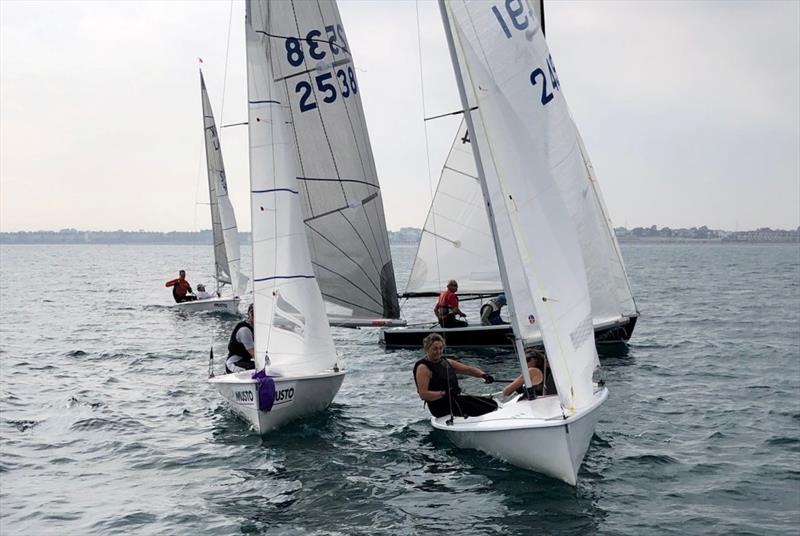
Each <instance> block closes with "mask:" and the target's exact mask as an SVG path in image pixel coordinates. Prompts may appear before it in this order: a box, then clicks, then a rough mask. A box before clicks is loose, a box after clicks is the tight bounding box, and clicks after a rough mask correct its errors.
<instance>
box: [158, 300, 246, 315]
mask: <svg viewBox="0 0 800 536" xmlns="http://www.w3.org/2000/svg"><path fill="white" fill-rule="evenodd" d="M170 307H172V308H173V309H174V310H175V311H182V312H186V313H197V312H201V311H217V312H220V313H231V314H237V313H238V312H239V298H238V297H235V298H209V299H207V300H192V301H186V302H181V303H176V304H173V305H171V306H170Z"/></svg>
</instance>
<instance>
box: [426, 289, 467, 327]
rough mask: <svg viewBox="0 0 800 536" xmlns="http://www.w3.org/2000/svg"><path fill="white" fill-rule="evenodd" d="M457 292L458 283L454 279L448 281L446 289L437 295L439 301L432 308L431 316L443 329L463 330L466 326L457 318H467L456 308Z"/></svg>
mask: <svg viewBox="0 0 800 536" xmlns="http://www.w3.org/2000/svg"><path fill="white" fill-rule="evenodd" d="M457 290H458V282H457V281H456V280H455V279H451V280H450V281H448V282H447V289H445V290H443V291H442V293H441V294H439V301H437V302H436V306H435V307H434V308H433V314H435V315H436V318H438V319H439V325H441V326H442V327H443V328H463V327H465V326H467V323H466V322H465V321H463V320H459V319H458V318H457V317H459V316H461V317H465V318H466V316H467V315H465V314H464V313H463V312H461V309H459V308H458V296H457V295H456V291H457Z"/></svg>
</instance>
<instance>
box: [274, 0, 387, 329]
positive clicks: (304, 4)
mask: <svg viewBox="0 0 800 536" xmlns="http://www.w3.org/2000/svg"><path fill="white" fill-rule="evenodd" d="M266 9H267V13H265V15H264V17H265V18H264V20H265V23H264V26H263V28H261V29H260V31H261V32H263V34H262V35H264V36H272V37H274V38H276V39H279V40H278V41H275V43H274V45H275V46H273V47H272V48H271V51H270V58H271V60H272V65H273V69H274V76H275V82H276V86H278V87H277V89H278V91H280V99H279V100H281V102H287V103H288V105H289V106H288V108H287V121H288V122H289V126H290V128H291V139H292V140H293V142H294V144H295V146H296V153H295V156H296V159H297V166H298V170H299V171H298V175H297V178H298V180H299V182H300V192H301V196H300V197H301V201H302V208H303V215H304V219H305V225H306V233H307V235H308V238H309V245H310V248H311V259H312V262H313V265H314V273H315V274H316V275H317V280H318V281H319V286H320V289H321V290H322V294H323V297H324V299H325V301H326V303H327V304H328V314H329V315H331V316H335V317H338V318H344V319H348V318H349V319H352V320H354V321H357V320H359V319H361V320H372V319H380V318H386V319H392V318H399V316H400V309H399V305H398V302H397V287H396V284H395V279H394V270H393V268H392V258H391V253H390V250H389V240H388V234H387V232H386V221H385V217H384V211H383V201H382V198H381V191H380V186H379V184H378V179H377V173H376V169H375V162H374V160H373V157H372V149H371V147H370V142H369V137H368V134H367V126H366V122H365V120H364V112H363V110H362V107H361V97H360V95H359V93H360V88H359V85H358V81H357V78H356V69H355V66H354V65H353V59H352V55H351V53H350V46H349V43H348V41H347V37H346V35H345V32H344V28H343V27H342V22H341V19H340V17H339V11H338V9H337V7H336V3H335V2H334V1H333V0H318V1H313V2H309V1H295V0H291V1H287V0H271V1H269V2H268V3H267V8H266Z"/></svg>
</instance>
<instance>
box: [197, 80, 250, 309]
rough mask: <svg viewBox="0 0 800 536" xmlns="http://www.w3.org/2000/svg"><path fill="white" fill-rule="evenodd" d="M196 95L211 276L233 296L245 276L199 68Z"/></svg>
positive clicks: (220, 157) (220, 152) (243, 286)
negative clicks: (205, 178)
mask: <svg viewBox="0 0 800 536" xmlns="http://www.w3.org/2000/svg"><path fill="white" fill-rule="evenodd" d="M200 94H201V96H202V101H203V132H204V136H205V143H206V165H207V168H208V193H209V203H210V205H211V229H212V233H213V236H214V264H215V276H216V279H217V281H218V282H220V283H226V284H229V285H231V286H232V287H233V295H234V296H240V295H241V294H242V293H243V292H244V289H245V287H246V286H247V276H245V275H244V274H242V273H241V271H240V264H241V260H240V257H239V230H238V228H237V227H236V216H235V215H234V213H233V206H232V205H231V200H230V198H229V197H228V182H227V179H226V177H225V166H224V164H223V162H222V151H221V149H220V144H219V136H218V135H217V126H216V123H215V122H214V114H213V112H212V111H211V101H210V100H209V98H208V91H207V90H206V81H205V79H204V78H203V72H202V71H200Z"/></svg>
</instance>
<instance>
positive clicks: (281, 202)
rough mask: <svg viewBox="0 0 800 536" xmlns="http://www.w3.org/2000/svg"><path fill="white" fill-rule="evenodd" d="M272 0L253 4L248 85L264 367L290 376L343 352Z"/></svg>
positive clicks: (258, 347) (259, 345) (258, 326)
mask: <svg viewBox="0 0 800 536" xmlns="http://www.w3.org/2000/svg"><path fill="white" fill-rule="evenodd" d="M269 6H270V4H269V3H268V2H256V1H249V2H248V3H247V24H246V39H247V86H248V108H249V127H248V128H249V134H250V185H251V210H252V222H253V271H254V274H253V288H254V294H255V297H254V304H255V311H254V312H255V325H254V329H255V351H256V366H257V368H261V367H263V366H264V365H265V364H266V365H267V371H268V373H272V374H280V375H284V376H296V375H303V374H313V373H315V372H319V371H323V370H326V369H330V368H332V367H333V366H334V365H335V363H336V350H335V347H334V344H333V338H332V337H331V333H330V327H329V325H328V320H327V318H326V316H325V305H324V303H323V300H322V296H321V294H320V289H319V286H318V285H317V280H316V278H315V276H314V271H313V268H312V264H311V257H310V255H309V247H308V240H307V238H306V233H305V226H304V224H303V217H302V209H301V206H300V190H299V185H298V180H297V167H296V159H295V158H296V156H295V155H296V152H295V148H294V144H293V141H292V138H291V135H290V128H289V125H288V124H287V121H288V119H289V118H290V117H291V116H292V111H291V110H290V104H289V103H287V101H286V95H285V91H283V90H281V89H280V88H279V87H278V86H277V84H276V83H275V78H274V73H273V70H272V65H271V63H270V61H269V58H271V57H274V56H273V55H272V54H271V50H272V49H273V48H275V49H279V50H283V51H284V52H285V50H286V49H285V46H284V44H285V40H284V39H280V38H274V39H272V38H270V37H268V32H267V28H268V27H269V21H268V15H269V13H270V11H269Z"/></svg>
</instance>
